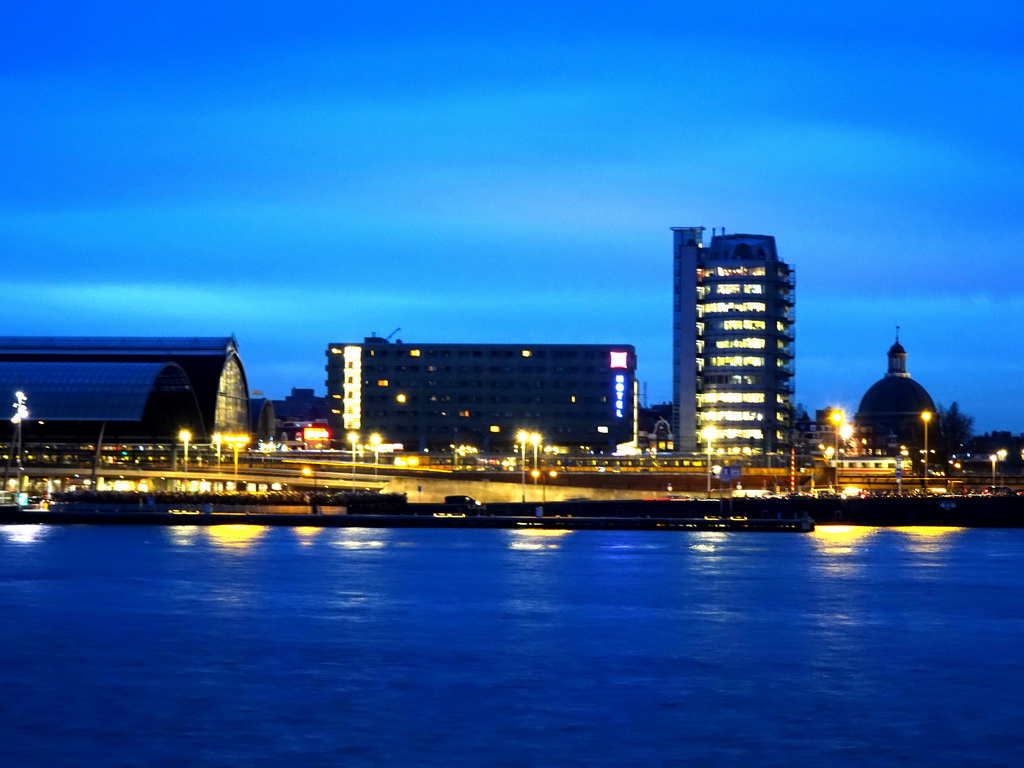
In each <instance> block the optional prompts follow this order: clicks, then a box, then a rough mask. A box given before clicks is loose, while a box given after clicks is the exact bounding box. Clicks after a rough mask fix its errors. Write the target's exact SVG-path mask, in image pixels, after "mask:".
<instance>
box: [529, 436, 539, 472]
mask: <svg viewBox="0 0 1024 768" xmlns="http://www.w3.org/2000/svg"><path fill="white" fill-rule="evenodd" d="M540 441H541V436H540V433H538V432H534V433H533V434H531V435H530V442H531V443H533V471H534V472H536V471H537V446H539V445H540ZM534 483H535V484H536V479H535V480H534Z"/></svg>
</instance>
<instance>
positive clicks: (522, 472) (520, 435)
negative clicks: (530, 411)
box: [516, 430, 530, 501]
mask: <svg viewBox="0 0 1024 768" xmlns="http://www.w3.org/2000/svg"><path fill="white" fill-rule="evenodd" d="M529 438H530V434H529V432H526V431H524V430H519V432H517V433H516V440H518V441H519V454H520V461H519V486H520V490H521V493H520V499H519V500H520V501H526V441H527V440H528V439H529Z"/></svg>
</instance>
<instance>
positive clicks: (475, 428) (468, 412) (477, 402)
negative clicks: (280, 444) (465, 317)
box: [326, 336, 637, 452]
mask: <svg viewBox="0 0 1024 768" xmlns="http://www.w3.org/2000/svg"><path fill="white" fill-rule="evenodd" d="M326 370H327V397H328V405H329V413H328V424H329V426H330V428H331V431H332V436H333V440H332V442H333V445H334V447H336V448H346V447H348V446H349V442H350V440H353V439H356V438H354V437H350V435H352V436H358V439H359V440H360V441H361V442H365V440H366V439H367V436H369V435H371V434H377V435H379V436H380V437H381V439H382V440H383V441H384V442H386V443H390V444H401V445H402V446H403V448H404V449H405V450H414V451H422V450H442V451H447V450H452V448H453V446H456V447H457V446H471V447H473V448H475V449H477V450H479V451H481V452H499V451H511V450H514V449H515V446H516V445H517V444H518V443H519V438H518V435H519V433H520V432H523V431H526V432H531V433H536V434H539V435H540V436H541V439H542V440H543V443H544V445H547V446H559V447H564V448H565V449H566V450H567V451H572V452H586V451H595V452H612V451H614V450H615V449H616V447H617V446H619V445H621V444H624V443H635V440H636V423H637V384H636V350H635V349H634V348H633V347H632V346H631V345H628V344H410V343H404V342H402V341H395V342H392V341H389V340H387V339H384V338H381V337H377V336H372V337H369V338H366V339H364V340H363V342H362V343H339V344H331V345H330V346H329V347H328V348H327V366H326Z"/></svg>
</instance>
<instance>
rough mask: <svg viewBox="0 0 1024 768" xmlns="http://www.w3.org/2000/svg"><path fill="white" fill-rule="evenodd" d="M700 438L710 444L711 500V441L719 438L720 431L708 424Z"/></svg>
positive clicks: (709, 487)
mask: <svg viewBox="0 0 1024 768" xmlns="http://www.w3.org/2000/svg"><path fill="white" fill-rule="evenodd" d="M700 436H701V437H703V438H704V440H706V441H707V444H708V489H707V496H706V497H707V498H709V499H710V498H711V441H712V440H714V439H715V438H716V437H717V436H718V430H717V429H715V427H714V426H713V425H711V424H708V425H707V426H706V427H704V429H702V430H701V431H700Z"/></svg>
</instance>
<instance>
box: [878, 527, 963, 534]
mask: <svg viewBox="0 0 1024 768" xmlns="http://www.w3.org/2000/svg"><path fill="white" fill-rule="evenodd" d="M892 530H894V531H899V532H900V533H909V534H911V535H912V536H945V535H946V534H948V533H956V532H958V531H962V530H964V529H963V528H958V527H957V526H953V525H906V526H898V527H895V528H893V529H892Z"/></svg>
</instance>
